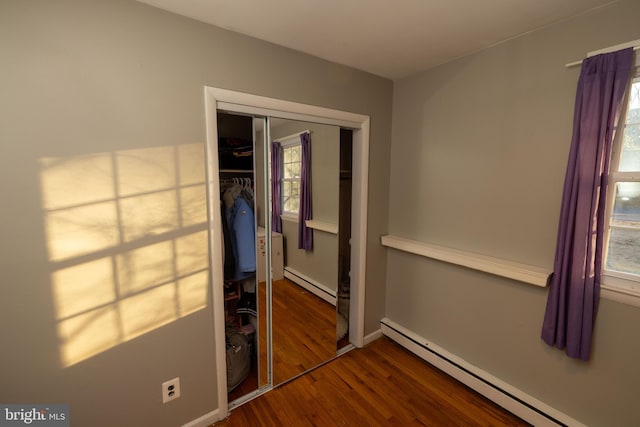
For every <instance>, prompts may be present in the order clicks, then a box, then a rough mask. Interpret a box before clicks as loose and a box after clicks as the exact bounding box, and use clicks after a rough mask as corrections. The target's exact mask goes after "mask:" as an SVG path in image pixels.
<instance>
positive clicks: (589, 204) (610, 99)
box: [542, 49, 633, 360]
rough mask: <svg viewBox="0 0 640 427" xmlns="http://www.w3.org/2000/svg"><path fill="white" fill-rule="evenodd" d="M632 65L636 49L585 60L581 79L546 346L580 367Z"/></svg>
mask: <svg viewBox="0 0 640 427" xmlns="http://www.w3.org/2000/svg"><path fill="white" fill-rule="evenodd" d="M632 62H633V50H632V49H626V50H622V51H618V52H613V53H609V54H604V55H598V56H594V57H591V58H587V59H585V60H584V61H583V62H582V71H581V73H580V79H579V80H578V89H577V94H576V103H575V112H574V119H573V137H572V140H571V150H570V152H569V161H568V165H567V172H566V175H565V181H564V190H563V196H562V206H561V211H560V223H559V226H558V240H557V243H556V255H555V261H554V266H553V275H552V276H551V277H550V279H549V283H550V286H549V295H548V299H547V307H546V311H545V315H544V323H543V325H542V339H543V340H544V341H545V342H546V343H547V344H549V345H551V346H555V347H557V348H560V349H564V348H566V353H567V355H568V356H570V357H574V358H579V359H582V360H588V359H589V355H590V353H591V336H592V332H593V326H594V320H595V315H596V311H597V308H598V300H599V298H600V275H601V268H602V250H603V230H604V211H605V204H606V200H607V195H606V190H607V182H606V180H607V176H608V172H609V158H610V154H611V145H612V141H613V137H614V129H615V127H616V125H617V122H618V119H619V116H620V112H621V106H622V100H623V97H624V93H625V90H626V88H627V86H628V83H629V77H630V71H631V65H632Z"/></svg>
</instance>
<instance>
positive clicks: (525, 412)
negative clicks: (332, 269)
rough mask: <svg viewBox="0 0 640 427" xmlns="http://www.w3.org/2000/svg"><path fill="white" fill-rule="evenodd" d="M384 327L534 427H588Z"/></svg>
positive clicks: (394, 327)
mask: <svg viewBox="0 0 640 427" xmlns="http://www.w3.org/2000/svg"><path fill="white" fill-rule="evenodd" d="M380 326H381V330H382V333H383V335H384V336H386V337H388V338H390V339H391V340H393V341H395V342H396V343H398V344H400V345H401V346H403V347H404V348H406V349H407V350H409V351H411V352H412V353H413V354H415V355H417V356H418V357H420V358H421V359H423V360H425V361H426V362H428V363H430V364H431V365H433V366H435V367H436V368H438V369H440V370H441V371H443V372H445V373H447V374H448V375H450V376H451V377H453V378H455V379H456V380H458V381H460V382H461V383H463V384H465V385H466V386H468V387H470V388H471V389H473V390H475V391H477V392H478V393H480V394H481V395H483V396H484V397H486V398H487V399H489V400H491V401H493V402H495V403H496V404H497V405H500V406H502V407H503V408H505V409H506V410H507V411H509V412H511V413H513V414H514V415H516V416H518V417H520V418H521V419H523V420H525V421H526V422H528V423H530V424H533V425H534V426H571V427H574V426H576V427H585V426H584V424H582V423H580V422H578V421H576V420H575V419H573V418H571V417H569V416H568V415H566V414H563V413H562V412H560V411H558V410H557V409H554V408H552V407H551V406H549V405H547V404H546V403H544V402H541V401H539V400H537V399H536V398H534V397H532V396H530V395H528V394H526V393H525V392H523V391H522V390H519V389H517V388H515V387H513V386H512V385H509V384H507V383H505V382H504V381H502V380H500V379H498V378H496V377H494V376H493V375H491V374H489V373H488V372H485V371H483V370H482V369H480V368H478V367H477V366H474V365H472V364H470V363H469V362H467V361H465V360H463V359H461V358H460V357H458V356H456V355H454V354H452V353H450V352H448V351H447V350H445V349H443V348H442V347H439V346H438V345H436V344H434V343H432V342H429V341H427V340H426V339H424V338H422V337H420V336H419V335H417V334H416V333H414V332H412V331H410V330H408V329H406V328H404V327H403V326H401V325H399V324H397V323H395V322H393V321H392V320H390V319H388V318H384V319H382V320H381V321H380Z"/></svg>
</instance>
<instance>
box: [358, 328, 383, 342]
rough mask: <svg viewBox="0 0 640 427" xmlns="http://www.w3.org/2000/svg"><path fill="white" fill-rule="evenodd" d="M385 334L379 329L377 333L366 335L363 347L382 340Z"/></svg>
mask: <svg viewBox="0 0 640 427" xmlns="http://www.w3.org/2000/svg"><path fill="white" fill-rule="evenodd" d="M383 336H384V334H383V333H382V329H378V330H377V331H373V332H371V333H370V334H369V335H365V337H364V340H363V345H367V344H369V343H372V342H374V341H375V340H377V339H378V338H382V337H383Z"/></svg>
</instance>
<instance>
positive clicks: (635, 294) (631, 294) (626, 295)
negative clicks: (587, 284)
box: [600, 274, 640, 307]
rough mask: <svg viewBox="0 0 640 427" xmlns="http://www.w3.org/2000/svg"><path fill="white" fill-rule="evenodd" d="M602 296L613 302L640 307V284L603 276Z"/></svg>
mask: <svg viewBox="0 0 640 427" xmlns="http://www.w3.org/2000/svg"><path fill="white" fill-rule="evenodd" d="M600 296H601V297H602V298H604V299H608V300H611V301H616V302H619V303H622V304H627V305H631V306H634V307H640V283H639V282H636V281H634V280H629V279H624V278H621V277H615V276H610V275H606V274H603V275H602V283H601V284H600Z"/></svg>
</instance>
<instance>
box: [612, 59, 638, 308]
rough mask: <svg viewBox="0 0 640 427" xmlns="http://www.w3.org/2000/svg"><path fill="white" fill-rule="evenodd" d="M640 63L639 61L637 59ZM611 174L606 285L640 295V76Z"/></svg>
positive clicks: (616, 146)
mask: <svg viewBox="0 0 640 427" xmlns="http://www.w3.org/2000/svg"><path fill="white" fill-rule="evenodd" d="M636 61H637V59H636ZM620 122H621V123H622V124H621V125H620V126H619V129H618V131H617V135H616V140H615V141H614V147H613V153H612V156H611V170H610V173H609V192H608V196H607V197H608V209H607V217H606V219H605V220H606V221H607V222H608V228H607V230H606V235H605V242H606V251H605V261H604V278H603V285H605V288H607V289H613V290H618V291H627V292H629V291H631V293H633V294H635V295H637V296H640V73H639V72H636V75H635V78H634V79H633V81H632V84H631V88H630V91H629V94H628V101H627V107H626V114H625V116H624V117H622V118H621V119H620Z"/></svg>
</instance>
